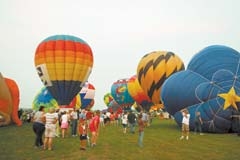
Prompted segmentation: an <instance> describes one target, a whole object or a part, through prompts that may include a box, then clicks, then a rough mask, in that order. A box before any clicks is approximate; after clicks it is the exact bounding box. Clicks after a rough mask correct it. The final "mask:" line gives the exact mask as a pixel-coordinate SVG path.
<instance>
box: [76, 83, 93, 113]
mask: <svg viewBox="0 0 240 160" xmlns="http://www.w3.org/2000/svg"><path fill="white" fill-rule="evenodd" d="M79 95H80V97H81V103H82V104H81V108H82V109H86V108H87V109H91V108H92V107H93V105H94V97H95V87H94V86H93V85H92V84H91V83H89V82H86V83H85V84H84V86H83V88H82V89H81V91H80V93H79Z"/></svg>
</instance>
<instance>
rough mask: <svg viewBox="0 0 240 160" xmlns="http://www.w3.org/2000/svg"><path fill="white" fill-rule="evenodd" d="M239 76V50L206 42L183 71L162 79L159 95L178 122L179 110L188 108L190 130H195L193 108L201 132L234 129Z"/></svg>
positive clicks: (180, 120)
mask: <svg viewBox="0 0 240 160" xmlns="http://www.w3.org/2000/svg"><path fill="white" fill-rule="evenodd" d="M239 77H240V54H239V52H238V51H236V50H234V49H232V48H230V47H227V46H222V45H212V46H208V47H206V48H204V49H203V50H201V51H199V52H198V53H197V54H196V55H195V56H194V57H193V58H192V59H191V61H190V63H189V64H188V67H187V69H186V70H185V71H181V72H178V73H176V74H174V75H172V76H171V77H169V78H168V79H167V80H166V81H165V82H164V84H163V86H162V93H161V99H162V101H163V103H164V106H165V109H166V110H167V111H168V112H169V113H170V114H171V115H173V116H174V119H175V120H176V122H177V123H178V125H179V126H180V125H181V122H182V114H181V112H180V111H181V110H182V109H183V108H187V109H188V111H189V113H190V115H191V118H190V129H191V130H194V118H195V112H197V111H199V112H200V114H201V118H202V120H203V125H202V129H203V131H204V132H213V133H228V132H230V131H231V132H237V125H238V123H239V122H238V119H237V117H235V116H239V114H240V112H239V109H240V103H239V101H240V79H239ZM234 117H235V118H234Z"/></svg>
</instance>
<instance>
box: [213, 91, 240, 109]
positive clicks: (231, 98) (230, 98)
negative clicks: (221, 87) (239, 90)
mask: <svg viewBox="0 0 240 160" xmlns="http://www.w3.org/2000/svg"><path fill="white" fill-rule="evenodd" d="M218 96H219V97H221V98H223V99H224V100H225V102H224V106H223V109H224V110H225V109H227V108H229V107H230V106H233V108H235V109H236V110H238V107H237V105H236V102H240V97H239V96H238V95H237V94H236V92H235V90H234V88H233V87H232V88H231V89H230V90H229V92H228V93H222V94H218Z"/></svg>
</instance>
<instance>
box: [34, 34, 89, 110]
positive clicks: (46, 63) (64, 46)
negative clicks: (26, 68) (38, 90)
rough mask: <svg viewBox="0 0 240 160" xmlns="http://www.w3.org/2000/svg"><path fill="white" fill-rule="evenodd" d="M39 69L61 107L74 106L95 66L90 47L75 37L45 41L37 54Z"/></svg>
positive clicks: (63, 36)
mask: <svg viewBox="0 0 240 160" xmlns="http://www.w3.org/2000/svg"><path fill="white" fill-rule="evenodd" d="M34 60H35V67H36V70H37V72H38V75H39V77H40V79H41V80H42V82H43V84H44V85H45V86H46V87H47V89H48V90H49V92H50V93H51V95H52V96H53V97H54V98H55V99H56V101H57V102H58V104H59V105H60V108H61V107H63V108H64V106H67V105H69V104H70V102H71V101H72V99H73V98H74V97H75V96H76V95H77V94H78V93H79V91H80V90H81V88H82V86H83V84H84V83H85V82H86V81H87V79H88V77H89V75H90V73H91V70H92V66H93V54H92V50H91V48H90V46H89V45H88V44H87V43H86V42H85V41H84V40H82V39H80V38H78V37H75V36H71V35H54V36H50V37H48V38H46V39H45V40H43V41H42V42H41V43H40V44H39V45H38V47H37V49H36V52H35V59H34Z"/></svg>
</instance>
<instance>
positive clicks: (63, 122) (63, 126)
mask: <svg viewBox="0 0 240 160" xmlns="http://www.w3.org/2000/svg"><path fill="white" fill-rule="evenodd" d="M69 119H70V118H69V116H68V114H67V112H66V111H64V112H63V114H62V116H61V130H62V138H65V137H66V134H67V130H68V127H69V123H68V122H69Z"/></svg>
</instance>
